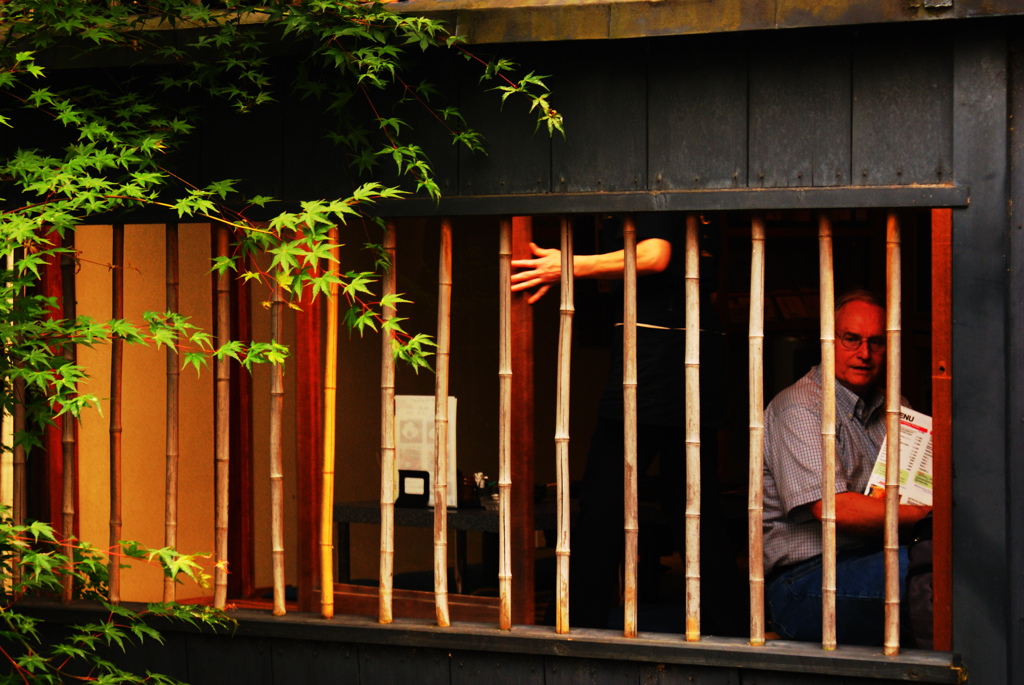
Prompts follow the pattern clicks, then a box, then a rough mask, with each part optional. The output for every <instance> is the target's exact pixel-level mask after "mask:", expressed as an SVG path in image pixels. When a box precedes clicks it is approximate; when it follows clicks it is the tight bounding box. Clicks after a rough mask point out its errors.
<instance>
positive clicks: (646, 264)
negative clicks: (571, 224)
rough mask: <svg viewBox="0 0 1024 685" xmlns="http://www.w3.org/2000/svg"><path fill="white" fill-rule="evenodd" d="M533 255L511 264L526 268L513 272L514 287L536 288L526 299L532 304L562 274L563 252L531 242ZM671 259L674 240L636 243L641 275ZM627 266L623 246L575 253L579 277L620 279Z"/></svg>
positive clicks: (658, 270)
mask: <svg viewBox="0 0 1024 685" xmlns="http://www.w3.org/2000/svg"><path fill="white" fill-rule="evenodd" d="M530 252H532V253H533V256H534V258H533V259H513V260H512V267H513V268H516V269H523V271H519V272H517V273H515V274H513V275H512V290H513V291H520V290H529V289H530V288H536V289H537V290H536V292H534V293H533V294H532V295H530V298H529V299H528V300H527V302H529V303H530V304H533V303H534V302H536V301H537V300H539V299H540V298H542V297H543V296H544V294H545V293H546V292H547V291H548V289H549V288H550V287H551V286H552V285H553V284H555V283H558V282H559V280H560V279H561V276H562V253H561V250H557V249H554V248H544V247H538V246H537V245H536V244H535V243H530ZM671 259H672V243H670V242H668V241H667V240H662V239H661V238H648V239H647V240H641V241H640V242H638V243H637V244H636V273H637V275H638V276H645V275H647V274H655V273H659V272H661V271H664V270H665V269H666V268H667V267H668V263H669V261H670V260H671ZM624 269H625V255H624V253H623V251H622V250H616V251H615V252H606V253H604V254H595V255H575V256H574V258H573V275H574V276H575V277H576V278H604V279H620V278H622V272H623V270H624Z"/></svg>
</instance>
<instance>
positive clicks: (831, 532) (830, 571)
mask: <svg viewBox="0 0 1024 685" xmlns="http://www.w3.org/2000/svg"><path fill="white" fill-rule="evenodd" d="M818 269H819V280H820V286H819V287H820V291H821V293H820V305H819V308H820V309H821V565H822V568H821V586H822V587H821V619H822V620H821V623H822V630H821V646H822V648H823V649H826V650H833V649H835V648H836V346H835V340H836V331H835V286H834V279H833V272H832V221H831V219H830V218H829V216H828V215H827V214H826V213H824V212H822V213H821V214H819V215H818Z"/></svg>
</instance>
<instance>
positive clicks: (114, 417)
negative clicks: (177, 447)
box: [107, 224, 124, 604]
mask: <svg viewBox="0 0 1024 685" xmlns="http://www.w3.org/2000/svg"><path fill="white" fill-rule="evenodd" d="M112 234H113V240H112V250H111V252H112V255H111V256H112V258H111V266H112V268H111V269H110V280H111V289H110V292H111V312H110V315H111V318H114V319H123V318H124V224H114V226H113V228H112ZM123 360H124V341H123V340H121V338H119V337H117V336H115V337H113V338H112V339H111V341H110V549H109V552H108V555H109V556H108V557H107V599H109V600H110V603H111V604H120V603H121V554H120V552H121V384H122V379H121V373H122V370H123Z"/></svg>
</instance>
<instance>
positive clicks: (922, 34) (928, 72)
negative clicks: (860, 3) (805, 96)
mask: <svg viewBox="0 0 1024 685" xmlns="http://www.w3.org/2000/svg"><path fill="white" fill-rule="evenodd" d="M924 28H927V29H928V30H927V31H924V30H922V29H924ZM952 45H953V42H952V39H951V34H950V33H949V32H948V31H947V30H946V29H944V28H942V27H939V26H928V27H921V26H906V25H893V26H883V27H871V28H870V29H862V30H861V31H859V32H858V38H857V40H856V41H855V42H854V51H853V119H852V127H853V129H852V130H853V138H852V149H853V178H852V179H851V182H852V183H853V184H854V185H905V184H909V183H948V182H950V181H951V180H952V170H953V82H952V80H953V50H952ZM894 65H899V68H894Z"/></svg>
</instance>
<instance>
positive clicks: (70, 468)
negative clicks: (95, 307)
mask: <svg viewBox="0 0 1024 685" xmlns="http://www.w3.org/2000/svg"><path fill="white" fill-rule="evenodd" d="M61 247H63V248H66V249H69V250H74V247H75V244H74V233H73V232H71V231H68V232H67V233H65V234H64V237H63V238H62V240H61ZM60 264H61V272H62V273H61V278H62V285H61V287H62V289H63V291H62V297H61V300H62V303H63V307H64V312H63V313H64V319H65V320H67V321H69V322H73V321H75V319H76V318H77V314H76V309H77V308H76V306H75V304H76V303H75V298H76V294H75V258H74V257H73V256H71V254H69V253H64V254H62V255H61V258H60ZM77 356H78V355H77V353H76V351H75V344H74V343H73V342H72V343H68V344H66V345H65V346H64V361H65V362H67V363H69V364H75V363H77ZM61 460H62V464H63V471H64V473H63V488H62V498H61V514H62V535H63V539H64V542H65V544H70V541H71V539H72V538H74V537H75V417H74V416H72V415H71V413H70V412H69V413H66V414H64V416H63V417H62V419H61ZM64 552H65V554H66V555H67V561H66V562H65V567H64V570H65V573H64V576H63V586H62V588H61V601H62V602H64V603H67V602H70V601H71V591H72V589H73V588H72V586H73V571H74V567H73V564H74V562H73V556H74V555H73V554H72V552H71V549H70V547H68V548H67V549H65V550H64Z"/></svg>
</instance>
